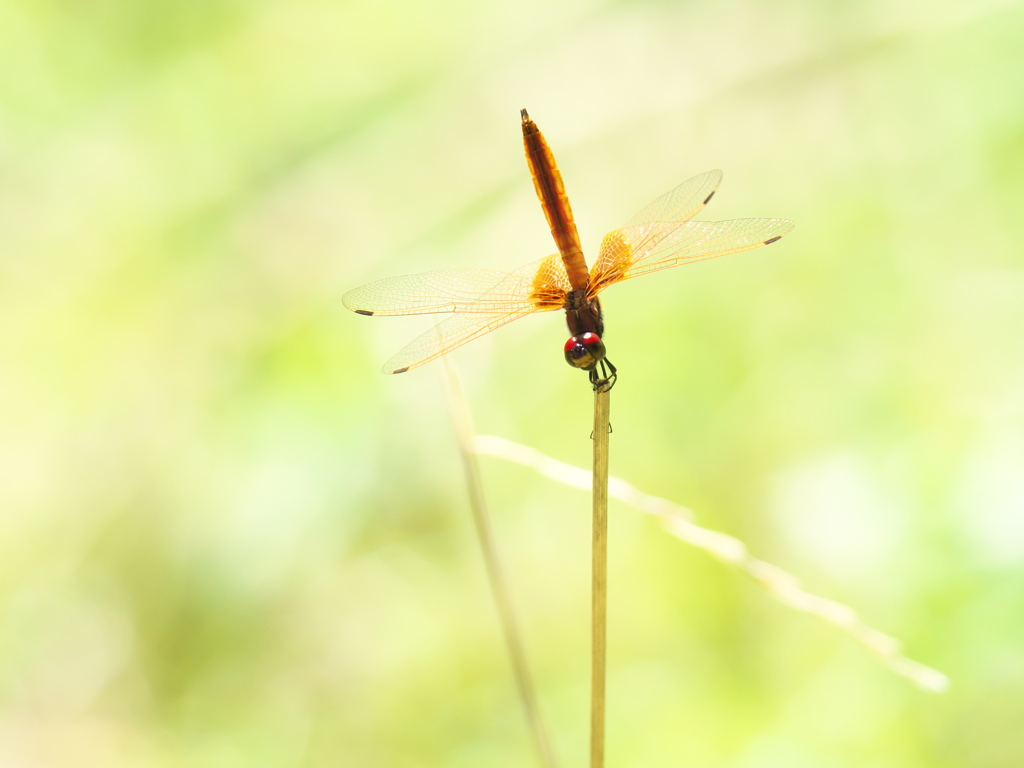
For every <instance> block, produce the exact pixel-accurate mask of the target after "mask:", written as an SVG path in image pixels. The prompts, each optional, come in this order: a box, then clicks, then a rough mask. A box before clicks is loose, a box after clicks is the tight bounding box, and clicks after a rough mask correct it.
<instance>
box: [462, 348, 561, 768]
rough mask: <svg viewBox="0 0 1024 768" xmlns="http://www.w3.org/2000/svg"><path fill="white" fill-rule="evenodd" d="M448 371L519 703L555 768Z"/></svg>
mask: <svg viewBox="0 0 1024 768" xmlns="http://www.w3.org/2000/svg"><path fill="white" fill-rule="evenodd" d="M446 363H447V360H446ZM445 367H446V369H447V373H448V375H447V383H448V387H447V390H448V400H449V405H450V410H451V414H452V421H453V423H454V426H455V437H456V441H457V443H458V446H459V455H460V456H461V457H462V466H463V470H464V472H465V475H466V487H467V489H468V491H469V505H470V509H471V510H472V512H473V522H474V524H475V528H476V533H477V539H478V540H479V542H480V550H481V552H482V553H483V558H484V565H485V567H486V569H487V578H488V581H489V582H490V585H491V594H492V596H493V598H494V603H495V605H496V606H497V608H498V618H499V620H500V623H501V631H502V634H503V635H504V637H505V646H506V648H507V649H508V654H509V658H510V660H511V662H512V673H513V676H514V677H515V681H516V688H517V690H518V692H519V700H520V702H521V703H522V706H523V712H524V715H525V716H526V722H527V726H528V727H529V730H530V733H531V735H532V736H533V742H534V747H535V749H536V751H537V757H538V759H539V760H540V764H541V765H542V766H543V768H555V766H556V765H557V762H556V760H555V754H554V750H553V749H552V747H551V741H550V739H549V738H548V735H547V729H546V728H545V727H544V721H543V719H542V717H541V714H540V706H539V704H538V703H537V694H536V692H535V690H534V685H533V678H532V677H531V675H530V670H529V666H528V665H527V663H526V652H525V650H524V647H523V640H522V633H521V631H520V630H519V625H518V622H517V621H516V616H515V611H514V610H513V608H512V599H511V597H510V594H509V589H508V581H507V579H506V578H505V576H504V571H503V569H502V567H501V559H500V557H499V556H498V547H497V544H496V543H495V540H494V532H493V530H492V526H491V520H490V515H489V514H488V511H487V500H486V498H485V496H484V491H483V483H482V482H481V480H480V468H479V466H477V461H476V453H475V451H474V449H473V437H472V436H473V425H472V419H471V417H470V413H469V408H468V406H467V404H466V396H465V394H464V393H463V390H462V385H461V383H460V382H459V379H458V376H456V374H455V372H454V370H453V369H452V367H451V365H450V364H446V366H445Z"/></svg>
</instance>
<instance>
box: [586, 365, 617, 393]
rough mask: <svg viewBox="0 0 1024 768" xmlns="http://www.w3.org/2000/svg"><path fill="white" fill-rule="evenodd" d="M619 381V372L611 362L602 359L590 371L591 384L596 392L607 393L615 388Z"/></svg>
mask: <svg viewBox="0 0 1024 768" xmlns="http://www.w3.org/2000/svg"><path fill="white" fill-rule="evenodd" d="M617 379H618V372H617V371H616V368H615V366H614V365H612V364H611V361H610V360H607V359H605V358H602V359H601V360H599V361H598V363H597V365H595V366H594V367H593V368H592V369H591V370H590V383H591V384H593V385H594V391H595V392H597V391H599V390H600V391H601V392H607V391H609V390H610V389H611V388H612V387H614V386H615V382H616V380H617Z"/></svg>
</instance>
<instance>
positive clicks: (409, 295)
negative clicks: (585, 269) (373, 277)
mask: <svg viewBox="0 0 1024 768" xmlns="http://www.w3.org/2000/svg"><path fill="white" fill-rule="evenodd" d="M568 285H569V282H568V278H567V277H566V275H565V268H564V267H563V266H562V263H561V259H560V258H559V257H558V255H557V254H555V255H553V256H548V257H547V258H544V259H541V260H540V261H536V262H533V263H531V264H527V265H525V266H523V267H520V268H519V269H517V270H515V271H514V272H500V271H497V270H489V269H443V270H436V271H433V272H423V273H421V274H418V275H402V276H399V277H390V278H387V279H385V280H378V281H377V282H374V283H369V284H367V285H364V286H362V287H360V288H356V289H354V290H352V291H349V292H348V293H346V294H345V295H344V296H343V297H342V302H343V303H344V304H345V306H346V307H347V308H348V309H351V310H352V311H354V312H358V313H359V314H363V315H425V314H436V313H454V314H455V316H454V317H450V318H448V319H446V320H444V321H442V322H440V323H438V324H437V325H436V326H435V327H433V328H431V329H430V330H428V331H426V332H425V333H423V334H422V335H421V336H419V337H417V338H416V339H414V340H413V341H412V342H410V343H409V344H408V345H406V346H405V347H404V348H402V349H401V350H400V351H399V352H398V353H397V354H396V355H394V357H392V358H391V359H390V360H388V361H387V363H385V364H384V371H385V373H402V372H404V371H407V370H409V369H410V368H416V367H417V366H420V365H423V364H424V363H427V362H430V361H431V360H434V359H435V358H437V357H440V356H441V355H443V354H445V353H447V352H450V351H452V350H453V349H456V348H457V347H461V346H462V345H463V344H466V343H468V342H470V341H472V340H473V339H476V338H479V337H480V336H483V335H484V334H486V333H489V332H490V331H493V330H494V329H496V328H499V327H501V326H502V325H505V324H506V323H510V322H512V321H513V320H516V319H518V318H520V317H523V316H525V315H528V314H530V313H532V312H541V311H547V310H553V309H560V308H561V307H562V305H563V304H564V302H565V291H566V289H567V288H568Z"/></svg>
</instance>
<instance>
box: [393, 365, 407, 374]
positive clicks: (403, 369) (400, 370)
mask: <svg viewBox="0 0 1024 768" xmlns="http://www.w3.org/2000/svg"><path fill="white" fill-rule="evenodd" d="M408 370H409V366H405V368H399V369H398V370H397V371H392V373H405V372H406V371H408Z"/></svg>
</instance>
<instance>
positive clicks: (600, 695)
mask: <svg viewBox="0 0 1024 768" xmlns="http://www.w3.org/2000/svg"><path fill="white" fill-rule="evenodd" d="M610 389H611V388H610V387H608V386H602V385H599V386H597V387H595V388H594V434H593V440H594V472H593V487H592V493H593V504H594V514H593V525H592V536H591V551H592V563H591V584H590V597H591V613H590V632H591V640H590V768H604V720H605V715H604V712H605V706H604V702H605V659H606V657H607V653H606V650H607V634H608V433H609V429H610V422H609V419H610V411H611V398H610Z"/></svg>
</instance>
